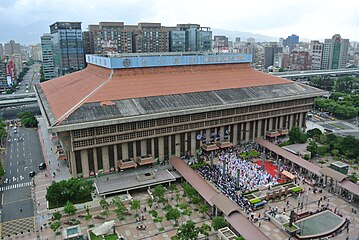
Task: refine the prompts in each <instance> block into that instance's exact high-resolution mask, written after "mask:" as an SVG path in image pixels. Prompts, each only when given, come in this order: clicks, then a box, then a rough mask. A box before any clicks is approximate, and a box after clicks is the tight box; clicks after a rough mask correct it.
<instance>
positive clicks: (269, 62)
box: [264, 45, 283, 68]
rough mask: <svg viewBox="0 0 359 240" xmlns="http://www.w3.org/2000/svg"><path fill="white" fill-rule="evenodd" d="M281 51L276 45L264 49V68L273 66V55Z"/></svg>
mask: <svg viewBox="0 0 359 240" xmlns="http://www.w3.org/2000/svg"><path fill="white" fill-rule="evenodd" d="M282 51H283V48H282V47H278V46H276V45H272V46H266V47H264V68H268V67H269V66H273V64H274V57H275V55H276V54H278V53H281V52H282Z"/></svg>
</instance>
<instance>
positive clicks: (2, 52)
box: [0, 43, 4, 59]
mask: <svg viewBox="0 0 359 240" xmlns="http://www.w3.org/2000/svg"><path fill="white" fill-rule="evenodd" d="M3 56H4V48H3V46H2V44H1V43H0V59H1V58H3Z"/></svg>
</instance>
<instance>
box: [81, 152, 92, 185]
mask: <svg viewBox="0 0 359 240" xmlns="http://www.w3.org/2000/svg"><path fill="white" fill-rule="evenodd" d="M81 165H82V176H83V177H84V178H88V177H89V176H90V172H89V161H88V157H87V150H81Z"/></svg>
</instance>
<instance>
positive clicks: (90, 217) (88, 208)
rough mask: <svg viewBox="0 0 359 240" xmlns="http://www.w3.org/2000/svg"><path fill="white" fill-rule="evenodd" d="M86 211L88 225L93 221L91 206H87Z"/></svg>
mask: <svg viewBox="0 0 359 240" xmlns="http://www.w3.org/2000/svg"><path fill="white" fill-rule="evenodd" d="M85 211H86V216H85V220H86V222H87V224H88V222H90V221H91V220H92V215H91V212H90V207H89V206H85Z"/></svg>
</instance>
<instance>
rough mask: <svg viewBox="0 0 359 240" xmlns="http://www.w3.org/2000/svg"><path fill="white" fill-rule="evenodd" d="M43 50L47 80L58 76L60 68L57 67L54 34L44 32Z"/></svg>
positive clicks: (43, 68) (43, 62)
mask: <svg viewBox="0 0 359 240" xmlns="http://www.w3.org/2000/svg"><path fill="white" fill-rule="evenodd" d="M41 52H42V71H43V73H44V77H45V80H50V79H53V78H55V77H57V76H58V70H57V69H55V64H54V54H53V45H52V36H51V35H50V34H44V35H43V36H42V37H41Z"/></svg>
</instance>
